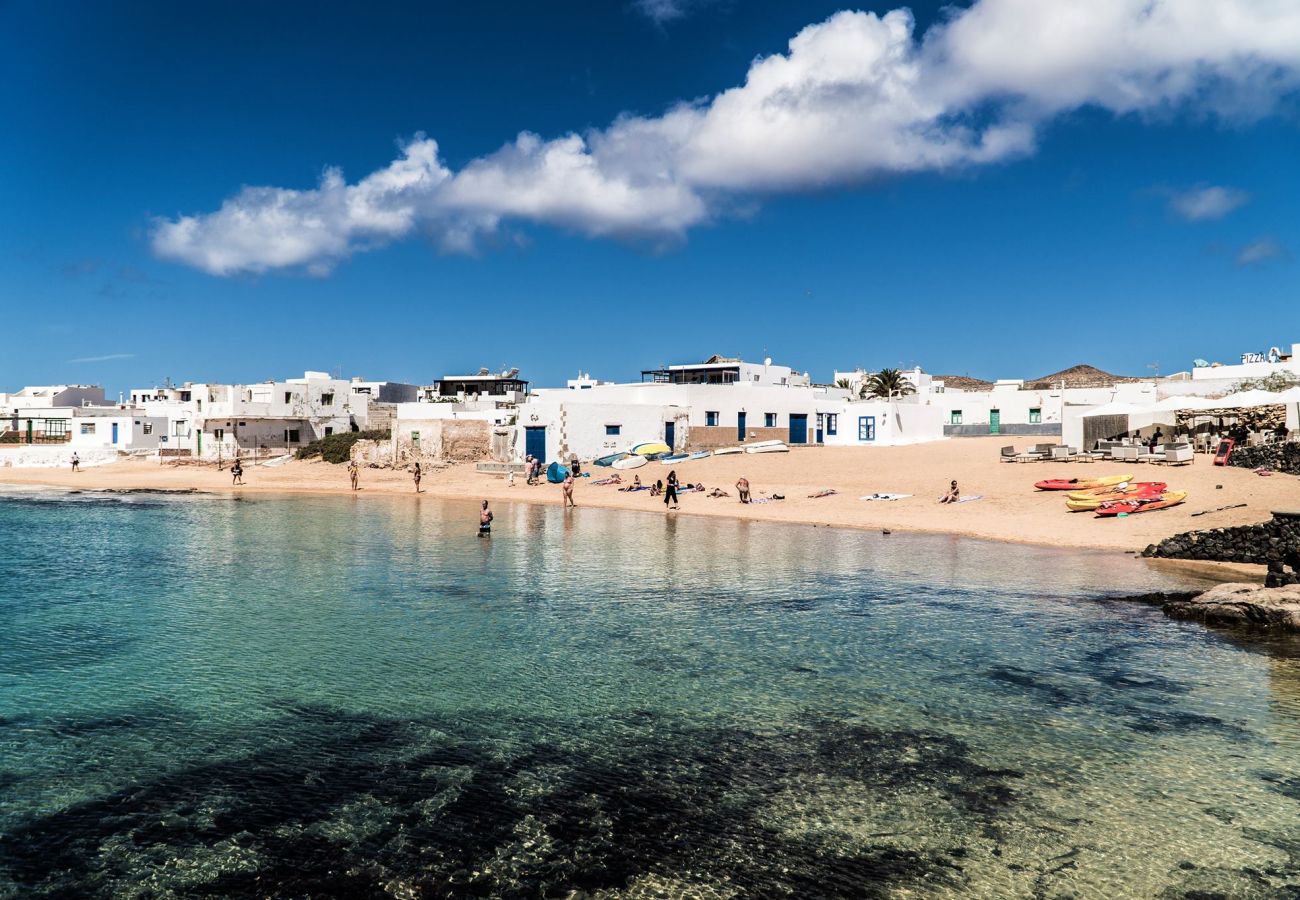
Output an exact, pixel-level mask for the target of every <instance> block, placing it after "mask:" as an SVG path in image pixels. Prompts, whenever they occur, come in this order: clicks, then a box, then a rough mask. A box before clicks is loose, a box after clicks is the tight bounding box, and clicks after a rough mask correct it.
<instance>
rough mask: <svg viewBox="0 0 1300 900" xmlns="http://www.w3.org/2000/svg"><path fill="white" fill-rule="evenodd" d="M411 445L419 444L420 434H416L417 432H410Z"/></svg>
mask: <svg viewBox="0 0 1300 900" xmlns="http://www.w3.org/2000/svg"><path fill="white" fill-rule="evenodd" d="M411 443H412V444H418V443H420V432H418V431H412V432H411Z"/></svg>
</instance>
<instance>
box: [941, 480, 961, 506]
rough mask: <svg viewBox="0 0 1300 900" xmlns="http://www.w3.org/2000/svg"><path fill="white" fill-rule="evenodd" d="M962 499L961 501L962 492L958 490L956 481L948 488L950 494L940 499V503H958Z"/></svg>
mask: <svg viewBox="0 0 1300 900" xmlns="http://www.w3.org/2000/svg"><path fill="white" fill-rule="evenodd" d="M960 499H961V491H960V490H958V489H957V482H956V481H955V480H954V481H953V483H952V484H951V485H950V486H949V487H948V493H946V494H944V495H943V496H942V497H940V498H939V502H940V503H956V502H957V501H958V500H960Z"/></svg>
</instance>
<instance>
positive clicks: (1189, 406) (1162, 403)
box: [1149, 395, 1218, 412]
mask: <svg viewBox="0 0 1300 900" xmlns="http://www.w3.org/2000/svg"><path fill="white" fill-rule="evenodd" d="M1217 408H1218V401H1217V400H1208V399H1206V398H1205V397H1192V396H1190V395H1184V396H1182V397H1166V398H1165V399H1163V400H1157V401H1156V402H1155V403H1154V404H1152V405H1151V406H1150V407H1149V409H1150V411H1151V412H1192V411H1196V410H1202V409H1217Z"/></svg>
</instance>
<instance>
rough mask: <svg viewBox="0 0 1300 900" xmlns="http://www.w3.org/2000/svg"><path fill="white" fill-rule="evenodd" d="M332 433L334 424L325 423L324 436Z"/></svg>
mask: <svg viewBox="0 0 1300 900" xmlns="http://www.w3.org/2000/svg"><path fill="white" fill-rule="evenodd" d="M333 433H334V426H333V425H326V426H325V437H329V436H330V435H331V434H333Z"/></svg>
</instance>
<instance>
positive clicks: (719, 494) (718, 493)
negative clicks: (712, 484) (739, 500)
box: [709, 488, 731, 497]
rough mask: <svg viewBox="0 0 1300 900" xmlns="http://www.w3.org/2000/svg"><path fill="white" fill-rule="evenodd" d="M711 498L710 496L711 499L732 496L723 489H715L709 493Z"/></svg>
mask: <svg viewBox="0 0 1300 900" xmlns="http://www.w3.org/2000/svg"><path fill="white" fill-rule="evenodd" d="M709 496H710V497H730V496H731V495H730V494H728V493H727V492H726V491H724V490H723V489H722V488H714V489H713V490H711V491H709Z"/></svg>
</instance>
